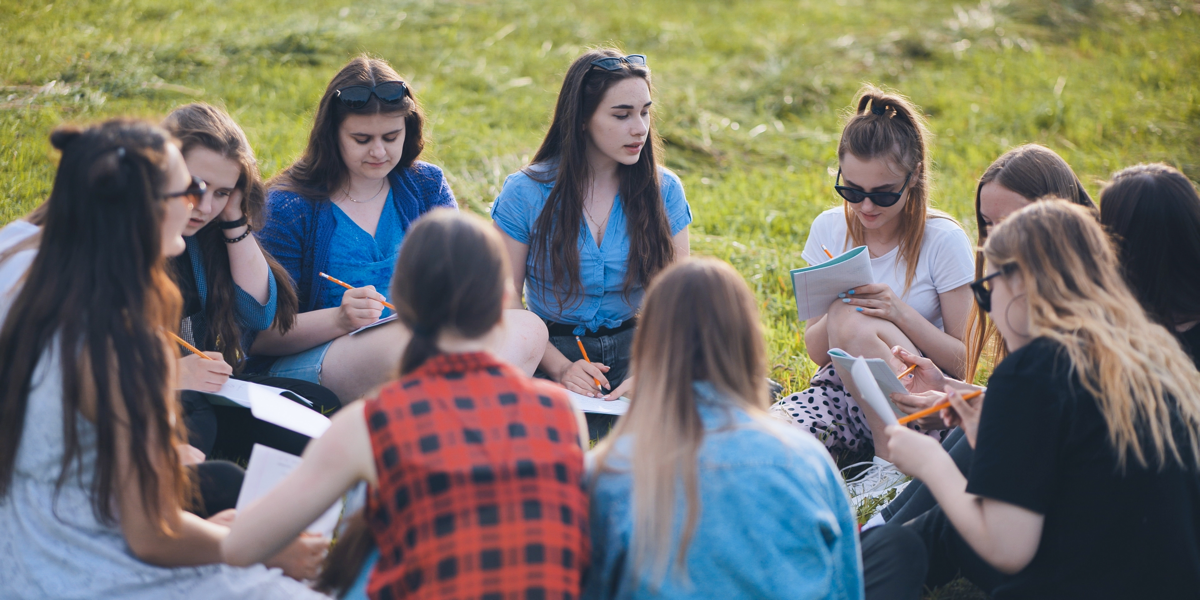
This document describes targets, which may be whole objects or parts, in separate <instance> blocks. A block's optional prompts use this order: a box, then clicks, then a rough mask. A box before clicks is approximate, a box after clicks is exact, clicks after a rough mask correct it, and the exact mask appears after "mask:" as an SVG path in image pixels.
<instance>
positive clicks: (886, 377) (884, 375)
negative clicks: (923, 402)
mask: <svg viewBox="0 0 1200 600" xmlns="http://www.w3.org/2000/svg"><path fill="white" fill-rule="evenodd" d="M829 358H832V359H833V364H834V366H836V367H837V368H838V369H840V370H841V371H842V372H845V373H849V372H850V366H851V364H852V362H853V361H854V357H853V356H850V355H849V354H847V353H846V352H845V351H843V350H842V349H841V348H830V349H829ZM861 360H864V361H866V363H867V366H868V367H870V368H871V374H872V375H874V376H875V383H878V384H879V389H880V390H883V395H884V397H890V396H891V395H892V394H907V393H908V390H907V389H906V388H905V387H904V384H903V383H900V379H898V378H897V377H896V374H895V373H893V372H892V368H891V367H890V366H888V364H887V361H885V360H883V359H882V358H864V359H861ZM889 401H890V400H889Z"/></svg>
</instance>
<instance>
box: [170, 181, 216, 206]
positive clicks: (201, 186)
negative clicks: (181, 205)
mask: <svg viewBox="0 0 1200 600" xmlns="http://www.w3.org/2000/svg"><path fill="white" fill-rule="evenodd" d="M207 190H208V185H207V184H205V183H204V180H203V179H200V178H199V177H196V176H195V175H192V183H191V184H189V185H188V187H187V189H186V190H183V191H182V192H174V193H171V194H166V195H165V196H163V198H166V199H167V200H174V199H175V198H183V199H184V200H187V201H188V203H189V204H191V205H192V207H193V208H195V206H196V205H197V204H200V199H201V198H203V197H204V192H205V191H207Z"/></svg>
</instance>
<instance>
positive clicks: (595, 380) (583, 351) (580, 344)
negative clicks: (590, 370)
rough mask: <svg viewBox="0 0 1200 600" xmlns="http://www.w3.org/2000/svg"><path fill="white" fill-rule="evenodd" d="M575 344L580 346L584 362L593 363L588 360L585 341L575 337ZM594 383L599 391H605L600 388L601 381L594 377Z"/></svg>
mask: <svg viewBox="0 0 1200 600" xmlns="http://www.w3.org/2000/svg"><path fill="white" fill-rule="evenodd" d="M575 343H576V344H579V352H580V353H581V354H583V360H586V361H588V362H592V359H590V358H588V355H587V350H584V349H583V340H581V339H579V336H575ZM592 381H593V382H595V384H596V389H598V390H601V391H603V390H604V388H602V387H600V380H599V379H596V378H595V377H593V378H592Z"/></svg>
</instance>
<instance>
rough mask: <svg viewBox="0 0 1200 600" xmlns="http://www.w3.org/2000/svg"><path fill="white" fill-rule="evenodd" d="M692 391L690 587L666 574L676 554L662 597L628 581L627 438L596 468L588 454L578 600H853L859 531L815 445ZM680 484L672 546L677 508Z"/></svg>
mask: <svg viewBox="0 0 1200 600" xmlns="http://www.w3.org/2000/svg"><path fill="white" fill-rule="evenodd" d="M695 391H696V400H697V403H696V405H697V408H698V412H699V413H700V419H701V421H702V422H703V424H704V439H703V442H702V443H701V445H700V451H699V453H698V456H697V467H698V472H697V475H698V477H697V479H698V481H697V484H698V487H699V490H698V491H699V496H700V502H699V511H700V513H699V518H698V519H697V520H696V530H695V535H694V537H693V538H692V542H691V544H690V545H689V546H688V549H687V555H686V560H685V561H684V563H685V564H686V565H687V575H688V579H687V580H684V579H683V578H682V577H680V573H679V572H678V571H677V569H676V568H675V564H676V551H674V550H673V551H672V552H671V554H670V561H669V563H668V564H669V565H670V567H669V568H668V571H667V578H666V581H664V582H662V587H661V588H659V589H657V590H655V589H654V587H653V585H652V582H650V581H649V580H648V577H647V576H646V575H645V574H644V573H643V574H642V575H641V576H640V577H639V578H637V579H634V577H633V576H632V570H631V568H630V566H631V565H630V564H629V561H630V560H632V543H633V539H634V538H635V537H636V536H637V535H638V532H636V531H634V529H633V478H632V476H631V474H630V469H631V465H632V463H631V460H630V457H631V447H632V443H633V439H632V438H631V437H629V436H628V435H626V436H622V437H621V438H619V439H618V440H616V444H615V446H614V447H613V449H612V453H611V454H610V455H609V459H608V461H607V462H606V464H605V469H604V470H603V471H598V470H597V469H596V466H595V464H594V461H593V460H592V457H591V456H589V460H588V478H589V480H590V481H589V485H591V486H592V488H591V489H592V490H593V491H592V497H591V506H590V508H589V511H590V513H591V520H590V524H591V538H592V561H591V566H590V567H589V569H588V575H587V579H586V581H585V582H584V589H583V595H582V598H583V600H610V599H616V598H623V599H632V600H638V599H640V598H658V599H668V600H669V599H672V598H701V597H703V598H759V599H775V598H778V599H780V600H783V599H785V598H786V599H795V600H799V599H812V600H815V599H818V598H821V599H839V600H859V599H861V598H862V597H863V579H862V565H861V562H860V560H859V548H858V527H857V524H856V523H855V521H854V515H853V512H852V511H851V508H850V498H849V496H847V494H846V489H845V487H844V486H843V484H842V478H841V476H840V474H839V473H838V471H837V468H836V467H835V466H834V464H833V461H832V460H831V459H830V457H829V453H828V452H827V451H826V450H825V447H824V446H822V445H821V444H820V443H819V442H817V440H816V438H814V437H813V436H811V435H809V434H808V432H802V431H798V430H797V429H796V428H794V427H788V426H787V425H786V424H783V423H777V422H774V421H772V420H770V419H763V418H760V419H755V418H752V417H751V416H750V415H749V414H747V413H746V412H745V411H744V410H742V409H741V408H738V407H737V406H736V405H734V404H733V403H731V402H729V401H728V400H726V399H725V398H724V397H723V396H722V395H721V394H720V393H719V392H717V391H716V390H715V389H714V388H713V386H712V385H711V384H709V383H708V382H697V383H696V384H695ZM646 400H647V399H646V398H642V397H639V398H638V401H639V402H644V401H646ZM679 485H680V487H678V488H677V489H678V490H679V491H678V492H677V493H676V497H675V510H674V511H673V513H674V517H675V524H674V528H675V531H674V534H673V536H672V538H673V540H674V541H675V543H678V540H679V536H680V534H681V532H682V527H683V520H684V518H685V515H686V508H685V507H686V502H687V499H686V496H685V495H684V494H683V492H682V489H683V488H682V483H680V484H679Z"/></svg>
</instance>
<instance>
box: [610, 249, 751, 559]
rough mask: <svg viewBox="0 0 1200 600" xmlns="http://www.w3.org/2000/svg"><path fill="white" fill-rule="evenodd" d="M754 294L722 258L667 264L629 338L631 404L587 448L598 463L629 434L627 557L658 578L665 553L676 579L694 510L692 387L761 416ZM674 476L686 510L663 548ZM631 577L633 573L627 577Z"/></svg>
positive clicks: (696, 432) (700, 430) (696, 418)
mask: <svg viewBox="0 0 1200 600" xmlns="http://www.w3.org/2000/svg"><path fill="white" fill-rule="evenodd" d="M763 340H764V338H763V332H762V324H761V322H760V319H759V313H758V305H757V303H756V302H755V299H754V294H753V292H751V291H750V288H749V286H747V285H746V282H745V280H743V279H742V276H741V275H740V274H738V272H737V271H736V270H734V268H733V267H731V266H729V264H727V263H724V262H721V261H719V260H716V259H712V258H689V259H685V260H681V261H679V262H677V263H675V264H673V265H671V266H670V267H667V269H665V270H664V271H663V272H662V273H661V274H660V275H659V276H658V277H657V278H656V279H655V280H654V283H653V284H651V286H650V290H649V291H648V292H647V293H646V299H645V302H644V304H643V308H642V313H641V316H640V317H639V321H638V328H637V333H636V334H635V336H634V340H633V359H632V372H633V373H634V374H635V375H636V377H637V397H638V401H636V402H633V403H631V404H630V406H629V412H628V413H627V414H626V415H625V416H623V417H622V418H621V419H620V420H619V421H617V424H616V426H615V427H614V428H613V431H612V432H611V433H610V434H609V435H608V436H607V437H605V438H604V439H603V440H601V442H600V443H599V445H597V447H596V464H597V465H598V467H599V468H600V469H604V468H606V467H605V464H606V460H607V458H608V456H609V453H610V452H612V450H613V448H614V447H615V444H616V440H618V439H620V438H621V437H622V436H625V435H629V436H631V437H632V438H633V439H632V446H631V447H630V452H631V453H632V456H636V457H637V460H634V461H633V465H632V470H633V521H634V531H637V532H638V535H636V536H634V540H633V555H632V560H631V562H630V564H631V565H634V570H635V571H639V572H648V573H649V574H650V576H651V580H652V581H657V582H661V581H662V580H663V578H664V577H665V575H666V572H667V569H668V567H669V565H668V560H669V557H670V555H671V553H672V551H673V550H674V551H675V553H676V554H675V556H676V559H677V564H676V565H675V567H676V569H677V572H678V573H679V574H680V576H682V577H684V578H686V577H687V573H686V556H687V548H688V545H689V544H690V543H691V540H692V537H693V535H694V534H695V529H696V523H697V520H698V518H699V515H700V505H699V488H698V485H699V484H698V479H697V478H698V467H697V463H696V460H697V454H698V452H699V451H700V446H701V444H702V443H703V441H704V440H703V438H704V425H703V423H702V422H701V420H700V413H699V411H698V410H697V407H696V402H697V400H696V397H695V392H694V390H693V383H694V382H697V381H706V382H708V383H709V384H711V385H712V386H713V388H714V389H715V390H716V392H717V393H718V394H721V395H722V396H723V397H724V398H725V399H727V400H728V401H730V402H732V403H733V404H734V405H736V406H739V407H741V408H743V409H744V410H746V411H747V412H749V413H750V414H751V415H752V416H754V417H757V418H761V419H764V420H766V419H770V417H768V416H767V413H766V410H767V407H768V406H769V405H770V399H769V394H768V391H767V387H766V385H767V360H766V347H765V345H764V341H763ZM677 481H682V482H683V487H682V488H680V489H682V491H683V493H684V494H685V495H686V497H687V507H688V508H687V514H686V516H685V519H684V527H683V530H682V533H681V534H680V536H679V547H678V548H676V549H672V547H671V542H672V527H673V523H674V522H675V520H674V511H675V498H676V496H675V493H676V489H677V488H676V482H677ZM634 576H635V577H637V574H636V573H635V575H634Z"/></svg>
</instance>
